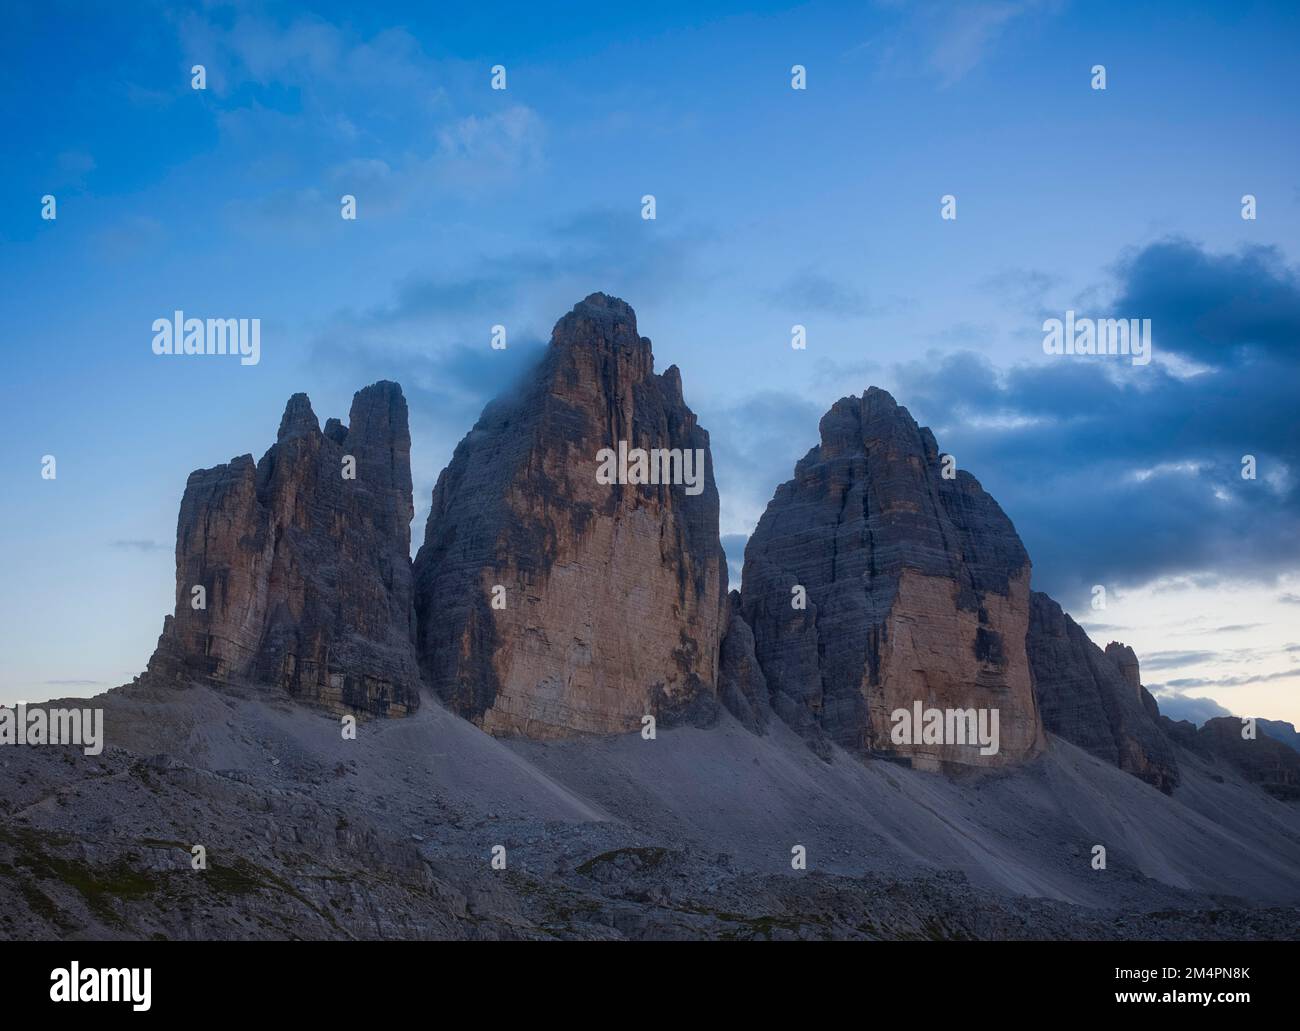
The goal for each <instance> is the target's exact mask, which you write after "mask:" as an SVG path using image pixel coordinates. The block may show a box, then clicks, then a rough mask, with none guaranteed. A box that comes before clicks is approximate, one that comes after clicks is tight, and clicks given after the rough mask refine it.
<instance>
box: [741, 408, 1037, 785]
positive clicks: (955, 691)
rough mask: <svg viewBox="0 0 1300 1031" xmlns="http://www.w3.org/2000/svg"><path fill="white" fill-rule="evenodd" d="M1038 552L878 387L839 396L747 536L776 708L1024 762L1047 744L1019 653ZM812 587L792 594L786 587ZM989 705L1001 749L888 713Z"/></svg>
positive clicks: (946, 753) (746, 590)
mask: <svg viewBox="0 0 1300 1031" xmlns="http://www.w3.org/2000/svg"><path fill="white" fill-rule="evenodd" d="M1029 571H1030V565H1029V557H1028V556H1027V555H1026V554H1025V550H1024V547H1023V546H1022V545H1021V543H1020V538H1019V537H1018V536H1017V535H1016V531H1015V528H1014V527H1013V526H1012V525H1011V523H1010V521H1009V520H1008V519H1007V517H1006V516H1005V515H1004V514H1003V512H1002V510H1001V508H999V507H998V505H997V503H996V502H995V501H994V500H993V499H992V498H991V497H989V496H988V495H987V494H986V493H985V492H984V491H983V489H982V488H981V487H980V485H979V483H978V481H976V480H975V478H974V477H973V476H971V475H970V474H969V473H966V472H964V471H957V473H956V476H955V478H953V479H944V478H943V476H942V475H941V468H940V454H939V449H938V446H937V445H936V443H935V439H934V435H933V434H932V433H931V432H930V431H929V430H928V429H922V428H920V427H918V426H917V424H916V422H915V421H914V420H913V419H912V417H911V416H910V415H909V414H908V412H907V410H906V409H905V408H902V407H900V406H899V405H897V404H896V403H895V402H894V399H893V398H892V397H890V396H889V394H888V393H886V392H885V391H883V390H879V389H877V388H875V387H873V388H871V389H869V390H868V391H867V392H866V393H865V394H864V395H863V396H862V397H860V398H858V397H848V398H844V399H842V400H840V401H838V402H837V403H836V404H835V405H834V407H832V408H831V410H830V411H829V412H828V413H827V414H826V415H825V416H824V417H823V418H822V421H821V443H820V445H818V446H817V447H815V448H813V449H812V450H811V451H810V452H808V454H807V455H805V456H804V458H803V459H801V460H800V462H799V463H798V465H797V466H796V467H795V475H794V479H793V480H790V481H789V482H788V483H785V484H782V485H781V486H780V487H778V488H777V491H776V496H775V497H774V498H773V499H772V501H771V503H770V504H769V505H768V507H767V511H766V512H765V513H764V514H763V517H762V519H761V520H760V521H759V523H758V527H757V529H756V530H755V531H754V534H753V536H752V537H750V539H749V543H748V545H747V546H746V549H745V572H744V578H743V584H742V587H741V598H742V608H743V611H744V617H745V620H746V622H748V624H749V626H750V627H751V628H752V630H753V635H754V643H755V654H756V656H757V659H758V663H759V665H760V667H761V668H762V672H763V674H764V676H765V677H766V680H767V685H768V687H769V689H770V691H771V693H772V705H773V708H775V710H776V711H777V713H778V714H779V715H781V716H782V717H783V718H784V719H785V720H786V721H787V722H789V723H790V724H791V725H792V726H793V727H795V729H797V730H799V731H800V732H801V733H803V734H804V736H805V737H806V738H807V739H808V740H809V741H810V743H812V744H813V745H814V747H819V748H820V747H824V745H823V744H821V742H822V739H823V737H825V738H829V739H830V740H833V741H835V742H837V743H838V744H840V745H843V746H844V747H846V748H850V749H853V750H856V751H858V752H862V753H865V752H873V753H881V754H893V755H897V756H899V757H906V758H909V759H911V761H912V762H913V763H914V764H915V765H918V766H923V767H927V768H935V767H937V766H939V765H940V764H943V763H959V764H972V765H997V764H1002V763H1008V762H1015V761H1018V760H1021V759H1024V758H1027V757H1028V756H1031V755H1033V754H1035V753H1037V752H1039V751H1041V750H1042V748H1043V747H1044V745H1045V739H1044V735H1043V728H1042V724H1041V723H1040V721H1039V717H1038V709H1037V704H1036V701H1035V698H1034V693H1033V688H1032V683H1031V680H1030V674H1029V662H1028V659H1027V657H1026V655H1025V635H1026V631H1027V629H1028V621H1029ZM796 587H802V588H803V589H804V591H806V598H807V607H806V608H804V609H799V608H796V607H795V606H794V604H793V600H794V598H793V595H792V591H793V590H794V589H795V588H796ZM918 701H919V702H921V703H922V704H923V706H924V707H926V708H931V707H933V708H939V709H972V708H973V709H996V710H997V711H998V713H999V735H1000V751H999V752H998V754H997V755H993V756H980V755H979V754H978V752H979V749H978V747H977V746H972V745H958V744H952V743H942V744H934V743H929V744H927V743H923V742H918V743H903V744H895V743H894V742H893V740H892V738H891V727H892V726H893V724H892V723H891V719H890V716H891V713H892V712H893V711H894V710H896V709H907V710H909V711H910V710H912V708H913V704H914V702H918Z"/></svg>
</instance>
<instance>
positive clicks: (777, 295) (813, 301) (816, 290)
mask: <svg viewBox="0 0 1300 1031" xmlns="http://www.w3.org/2000/svg"><path fill="white" fill-rule="evenodd" d="M764 299H765V300H766V301H767V302H768V303H769V304H771V305H773V306H774V307H780V308H788V309H792V310H794V311H807V312H818V313H824V314H827V315H840V316H845V317H853V316H858V315H867V314H870V313H871V311H872V309H871V308H870V306H869V305H868V304H867V298H866V295H865V294H864V293H862V291H860V290H858V289H856V288H855V287H852V286H849V285H848V284H846V283H841V282H839V281H838V280H835V279H832V278H831V277H830V276H827V275H823V274H822V273H820V272H814V271H811V270H805V271H803V272H800V273H798V274H797V275H795V276H793V277H792V278H791V279H789V280H787V281H786V282H785V283H783V284H782V285H781V286H779V287H777V288H776V289H773V290H769V291H767V293H766V294H765V295H764Z"/></svg>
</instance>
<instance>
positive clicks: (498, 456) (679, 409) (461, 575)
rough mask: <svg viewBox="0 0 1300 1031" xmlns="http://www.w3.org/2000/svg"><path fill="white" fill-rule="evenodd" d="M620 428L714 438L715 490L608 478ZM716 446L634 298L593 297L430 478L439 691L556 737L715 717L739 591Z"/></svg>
mask: <svg viewBox="0 0 1300 1031" xmlns="http://www.w3.org/2000/svg"><path fill="white" fill-rule="evenodd" d="M620 441H626V442H627V447H628V448H629V449H634V448H644V449H652V448H672V449H682V450H692V451H693V450H695V449H699V450H701V451H703V453H704V456H705V461H704V469H703V470H702V476H703V480H702V483H701V486H702V490H701V492H700V493H697V494H688V493H687V489H686V486H685V485H665V484H605V483H599V482H598V481H597V470H598V464H599V463H598V453H599V452H600V451H601V450H602V449H605V448H610V449H614V450H615V451H616V450H617V449H618V447H619V442H620ZM708 448H709V437H708V434H707V433H706V432H705V431H704V430H703V429H701V428H700V427H699V425H698V424H697V423H696V420H695V415H694V413H693V412H692V411H691V410H690V409H689V408H688V407H687V406H686V403H685V401H684V400H683V398H682V384H681V377H680V375H679V373H678V371H677V369H676V367H675V366H674V367H670V368H669V369H668V370H667V371H666V372H664V373H663V374H662V375H656V374H655V372H654V360H653V356H652V355H651V351H650V341H649V340H647V339H646V338H644V337H642V336H640V335H638V333H637V326H636V315H635V314H634V313H633V311H632V309H631V308H630V307H629V306H628V305H627V304H625V303H624V302H623V301H620V300H618V299H616V298H612V297H607V296H606V295H604V294H592V295H591V296H590V297H588V298H587V299H586V300H584V301H583V302H582V303H581V304H579V305H577V306H576V307H575V308H574V309H573V311H572V312H570V313H569V314H568V315H566V316H564V318H562V319H561V320H560V321H559V322H558V323H557V324H556V326H555V330H554V333H553V335H552V338H551V345H550V347H549V349H548V351H547V353H546V355H545V357H544V358H543V360H542V362H541V364H540V366H539V368H538V369H537V370H536V372H535V374H534V375H533V376H532V377H531V379H530V380H529V382H528V383H526V384H525V385H524V386H523V387H522V388H521V389H520V390H519V391H518V392H517V393H516V394H515V396H512V397H507V398H502V399H499V400H497V401H494V402H492V403H491V404H489V405H488V406H487V408H486V409H484V412H483V415H482V417H481V418H480V419H479V421H478V423H477V424H476V425H475V427H474V429H473V430H471V431H470V433H469V434H468V435H467V436H466V437H465V439H464V440H462V441H461V443H460V444H459V445H458V446H457V448H456V451H455V454H454V455H453V457H452V460H451V464H450V465H449V466H448V467H447V468H446V469H445V470H444V471H443V473H442V475H441V476H440V477H439V478H438V483H437V486H436V487H435V488H434V491H433V503H432V508H431V511H430V513H429V521H428V525H427V527H426V530H425V537H424V544H423V546H422V547H421V548H420V551H419V554H418V555H417V556H416V560H415V579H416V612H417V622H418V627H419V648H420V659H421V662H422V664H423V667H424V670H425V672H426V676H427V678H428V680H429V682H430V683H431V684H432V685H433V687H434V688H435V689H436V690H437V691H438V693H439V694H440V695H441V696H442V698H443V699H444V700H446V701H447V703H448V704H449V705H450V706H451V707H452V708H454V709H455V710H456V711H457V712H459V713H461V714H462V715H464V716H467V717H469V718H470V719H472V720H474V721H475V722H476V723H478V724H479V725H480V726H482V727H483V728H484V729H485V730H488V731H489V732H491V733H495V734H525V735H528V736H531V737H543V738H545V737H558V736H564V735H567V734H571V733H575V732H594V733H614V732H622V731H628V730H633V729H638V728H639V727H640V726H641V718H642V717H643V716H644V715H646V714H656V715H657V716H658V717H659V718H660V719H667V720H670V721H671V720H673V719H677V718H682V717H689V718H698V717H705V716H707V715H708V714H709V712H710V710H711V709H712V708H713V699H714V697H715V692H716V676H717V661H718V646H719V639H720V635H721V632H722V613H723V604H724V600H725V597H726V563H725V560H724V558H723V553H722V547H721V545H720V543H719V540H718V493H717V489H716V487H715V486H714V479H713V462H712V458H711V456H709V453H708ZM497 586H500V587H502V588H504V591H498V592H494V590H493V588H494V587H497ZM494 594H495V597H496V599H497V601H496V607H494V602H493V599H494Z"/></svg>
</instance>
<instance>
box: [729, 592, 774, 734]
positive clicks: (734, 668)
mask: <svg viewBox="0 0 1300 1031" xmlns="http://www.w3.org/2000/svg"><path fill="white" fill-rule="evenodd" d="M718 701H720V702H721V703H722V704H723V705H725V706H726V707H727V710H728V711H729V712H730V713H731V714H732V715H733V716H735V717H736V719H738V720H740V722H741V723H742V724H744V725H745V726H746V727H748V728H749V729H750V730H751V731H753V732H754V733H755V734H760V735H761V734H764V733H766V732H767V724H768V720H769V719H770V718H771V713H772V706H771V699H770V697H769V694H768V689H767V678H766V677H764V676H763V670H762V669H761V668H760V667H759V665H758V659H757V658H756V657H755V655H754V634H753V631H751V630H750V629H749V624H748V623H746V622H745V617H744V616H743V615H742V614H741V602H740V592H739V591H732V592H731V593H730V594H729V595H728V596H727V624H726V632H725V633H724V635H723V638H722V651H721V654H720V655H719V657H718Z"/></svg>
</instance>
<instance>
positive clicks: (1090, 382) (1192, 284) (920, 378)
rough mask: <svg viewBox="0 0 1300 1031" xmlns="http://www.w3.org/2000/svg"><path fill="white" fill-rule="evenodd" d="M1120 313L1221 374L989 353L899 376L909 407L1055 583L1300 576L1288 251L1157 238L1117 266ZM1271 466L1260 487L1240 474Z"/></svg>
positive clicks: (1299, 325) (1293, 302) (1298, 314)
mask: <svg viewBox="0 0 1300 1031" xmlns="http://www.w3.org/2000/svg"><path fill="white" fill-rule="evenodd" d="M1117 272H1118V274H1119V276H1120V282H1119V289H1118V291H1117V296H1118V297H1119V301H1117V302H1116V304H1115V305H1114V309H1113V314H1114V315H1115V316H1116V317H1120V316H1124V317H1129V316H1132V317H1141V318H1150V319H1151V320H1152V324H1153V335H1154V338H1155V341H1156V344H1155V346H1156V350H1157V353H1160V352H1162V351H1163V352H1164V353H1175V354H1178V355H1180V356H1183V357H1185V358H1187V359H1190V360H1193V361H1195V362H1197V363H1198V364H1200V365H1202V366H1209V368H1208V371H1204V372H1201V373H1199V374H1195V375H1175V374H1174V373H1173V372H1171V371H1170V370H1169V369H1167V368H1165V367H1162V366H1161V365H1159V364H1155V363H1153V364H1151V365H1149V366H1146V367H1134V366H1132V365H1130V364H1128V363H1127V362H1124V363H1122V364H1121V363H1120V362H1119V361H1118V360H1115V359H1097V360H1092V359H1086V358H1075V357H1064V356H1063V357H1059V358H1055V359H1052V360H1050V361H1045V362H1039V363H1036V364H1034V365H1025V366H1018V367H1015V368H1013V369H1011V370H1009V371H1006V372H1002V371H1000V370H998V369H996V368H995V367H994V366H993V365H992V364H991V363H990V362H989V361H988V360H987V359H986V358H985V357H984V356H983V355H980V354H975V353H972V352H961V353H952V354H947V355H942V356H937V357H935V358H933V359H932V360H930V361H928V362H913V363H910V364H909V365H907V366H904V367H902V368H900V369H899V370H898V372H899V382H900V389H899V391H898V394H899V397H898V400H899V401H900V403H903V404H906V405H907V406H908V407H909V409H910V410H911V411H912V413H913V415H915V416H916V417H917V419H918V420H920V421H922V422H923V423H929V424H931V425H932V426H934V427H935V429H936V431H937V432H938V433H939V436H940V444H941V446H942V447H944V449H945V450H950V451H952V452H953V453H954V454H955V455H956V457H957V460H958V464H959V465H961V466H963V467H964V468H966V469H968V470H970V471H971V472H972V473H974V474H975V476H976V477H977V478H979V479H980V481H981V482H982V483H983V485H984V486H985V488H986V489H988V490H989V491H990V492H991V493H992V494H993V496H994V497H996V498H997V499H998V501H999V502H1000V503H1001V504H1002V506H1003V508H1004V509H1005V510H1006V511H1007V513H1008V515H1010V517H1011V518H1012V520H1013V521H1014V522H1015V524H1016V527H1017V529H1018V530H1019V531H1020V534H1021V536H1022V537H1023V538H1024V540H1025V544H1026V546H1027V547H1028V549H1029V553H1030V555H1031V556H1033V559H1034V564H1035V575H1034V580H1035V584H1036V586H1038V587H1039V588H1040V589H1044V590H1047V591H1049V592H1050V593H1054V594H1058V596H1060V597H1062V600H1065V601H1067V602H1069V601H1074V600H1076V599H1077V597H1078V596H1079V593H1080V592H1083V591H1085V590H1086V589H1087V587H1088V586H1089V585H1091V584H1096V583H1101V584H1123V585H1128V586H1136V585H1139V584H1142V583H1147V582H1150V581H1151V580H1153V579H1155V578H1157V577H1159V576H1162V575H1171V574H1189V573H1201V574H1211V575H1218V576H1221V577H1224V578H1228V579H1255V580H1261V581H1269V580H1272V579H1273V578H1275V577H1276V576H1277V575H1278V574H1280V573H1284V572H1289V571H1294V570H1296V569H1300V492H1298V491H1297V480H1298V474H1300V419H1297V418H1296V414H1295V413H1296V400H1295V398H1296V395H1297V392H1300V351H1298V347H1300V283H1298V281H1297V277H1296V275H1295V273H1294V271H1293V270H1291V269H1289V268H1288V267H1287V266H1286V265H1285V264H1283V263H1282V261H1281V259H1280V257H1279V256H1278V255H1277V253H1276V252H1275V251H1273V250H1271V249H1266V248H1247V249H1245V250H1243V251H1241V252H1238V253H1237V254H1232V255H1213V254H1208V253H1206V252H1204V251H1202V250H1200V249H1199V248H1198V247H1196V246H1195V245H1193V244H1191V243H1188V242H1186V241H1180V240H1175V241H1166V242H1162V243H1159V244H1154V245H1152V246H1150V247H1147V248H1145V249H1144V250H1141V251H1138V252H1136V253H1134V254H1132V255H1130V256H1128V257H1127V258H1125V259H1124V260H1123V261H1122V262H1121V263H1120V264H1119V265H1118V266H1117ZM1098 314H1099V315H1105V314H1109V313H1104V312H1099V313H1098ZM1248 454H1249V455H1254V456H1255V458H1256V461H1257V464H1258V478H1257V479H1255V480H1244V479H1243V478H1242V476H1241V469H1242V456H1244V455H1248Z"/></svg>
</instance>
